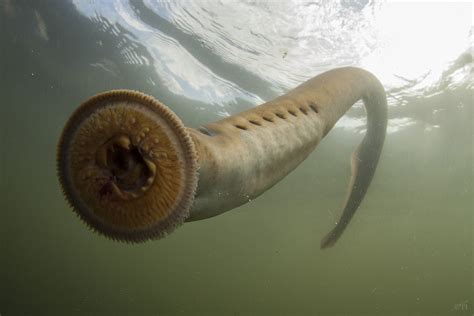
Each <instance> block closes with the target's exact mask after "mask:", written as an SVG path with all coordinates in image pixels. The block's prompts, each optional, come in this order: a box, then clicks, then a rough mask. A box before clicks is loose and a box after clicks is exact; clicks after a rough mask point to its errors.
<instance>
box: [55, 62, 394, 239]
mask: <svg viewBox="0 0 474 316" xmlns="http://www.w3.org/2000/svg"><path fill="white" fill-rule="evenodd" d="M134 93H135V92H127V91H121V92H120V91H116V92H112V93H108V94H107V93H106V94H104V95H99V96H96V97H95V99H94V98H93V99H91V100H89V101H87V102H86V103H85V104H84V105H82V106H81V107H82V108H83V110H78V111H77V112H80V113H79V114H77V112H76V114H75V115H73V117H72V118H71V120H70V122H69V124H68V125H67V126H66V128H65V131H64V132H63V137H62V139H61V142H60V146H59V151H58V161H59V163H58V167H59V175H60V178H61V179H62V180H61V181H62V184H63V187H64V188H65V194H66V196H67V197H68V200H69V201H70V202H71V204H72V205H73V206H74V207H75V209H76V211H77V212H78V213H79V215H80V216H81V217H82V218H83V219H84V220H85V221H86V222H87V223H88V224H90V225H91V226H92V227H94V228H95V229H97V230H98V231H99V232H102V233H104V234H105V235H108V236H111V237H112V238H116V239H119V240H132V241H141V240H145V239H150V238H155V237H161V236H162V235H163V234H164V233H163V231H165V232H169V231H171V230H172V229H174V227H175V226H177V225H178V224H179V223H180V222H182V221H184V220H187V221H193V220H200V219H204V218H209V217H212V216H216V215H218V214H221V213H223V212H225V211H228V210H230V209H233V208H235V207H237V206H239V205H242V204H244V203H246V202H247V201H249V200H251V199H253V198H255V197H257V196H259V195H260V194H262V193H263V192H265V191H266V190H268V189H269V188H271V187H272V186H273V185H274V184H275V183H277V182H278V181H279V180H281V179H282V178H283V177H285V176H286V175H287V174H288V173H289V172H291V171H292V170H293V169H294V168H296V167H297V166H298V165H299V164H300V163H301V162H302V161H303V160H304V159H305V158H306V157H307V156H308V155H309V154H310V153H311V152H312V151H313V150H314V149H315V147H316V146H317V145H318V143H319V142H320V141H321V139H322V138H323V137H324V136H325V135H326V134H327V133H328V132H329V131H330V130H331V128H332V127H333V126H334V124H335V123H336V122H337V120H338V119H339V118H340V117H341V116H342V115H344V113H345V112H346V111H347V110H348V109H349V108H350V107H351V106H352V105H353V104H354V103H355V102H357V101H358V100H360V99H362V100H363V101H364V104H365V106H366V109H367V116H368V118H367V133H366V136H365V137H364V139H363V141H362V143H361V144H360V145H359V146H358V147H357V149H356V150H355V151H354V153H353V157H352V175H351V180H350V183H349V188H348V194H347V197H346V201H345V203H344V207H343V210H342V215H341V219H340V220H339V222H338V224H337V225H336V227H335V228H334V229H333V230H332V231H331V232H330V233H329V234H328V235H327V236H326V237H325V238H324V239H323V241H322V243H321V246H322V247H323V248H325V247H328V246H331V245H333V244H334V243H335V242H336V241H337V239H338V238H339V237H340V235H341V234H342V232H343V231H344V229H345V227H346V226H347V224H348V223H349V221H350V219H351V218H352V216H353V214H354V212H355V211H356V209H357V208H358V206H359V204H360V203H361V201H362V199H363V197H364V195H365V193H366V191H367V188H368V187H369V184H370V182H371V180H372V177H373V175H374V172H375V169H376V166H377V163H378V160H379V157H380V153H381V150H382V146H383V142H384V138H385V130H386V124H387V105H386V97H385V92H384V89H383V87H382V85H381V84H380V83H379V81H378V80H377V79H376V78H375V77H374V76H373V75H372V74H370V73H369V72H367V71H364V70H362V69H358V68H349V67H348V68H340V69H335V70H332V71H328V72H326V73H323V74H321V75H319V76H317V77H315V78H313V79H311V80H308V81H307V82H305V83H303V84H302V85H300V86H298V87H297V88H295V89H293V90H291V91H290V92H288V93H287V94H285V95H283V96H280V97H278V98H276V99H274V100H272V101H269V102H267V103H264V104H262V105H260V106H258V107H255V108H252V109H250V110H248V111H245V112H242V113H239V114H236V115H233V116H231V117H228V118H226V119H223V120H220V121H217V122H214V123H209V124H207V125H205V126H203V127H202V128H200V129H192V128H185V127H184V126H183V125H182V123H181V121H180V120H179V119H178V118H176V117H175V116H173V115H174V114H173V113H169V112H168V111H169V110H167V109H166V108H162V107H164V106H163V105H162V104H160V103H159V102H157V101H153V100H151V99H150V97H147V96H146V97H141V98H140V96H137V95H135V94H134ZM108 96H112V99H111V101H110V102H109V101H107V97H108ZM127 98H130V99H127ZM97 99H99V101H97ZM125 101H126V102H125ZM124 102H125V103H124ZM126 105H129V107H130V106H131V108H130V109H127V108H126ZM142 107H143V108H142ZM150 108H151V109H154V110H153V112H154V113H155V112H156V113H157V114H158V116H160V117H164V118H165V119H164V121H160V119H154V120H152V121H150V122H147V124H148V125H149V124H156V126H157V127H156V135H155V136H156V137H155V136H154V137H155V138H154V139H155V140H156V143H157V144H158V143H160V142H159V141H158V140H157V139H158V138H160V137H161V138H165V139H169V148H168V147H163V148H158V145H156V146H157V147H156V150H155V149H154V148H153V146H152V145H147V146H144V145H142V144H143V142H144V141H146V139H148V138H149V137H148V136H147V135H145V134H146V133H142V134H139V136H138V137H136V135H134V134H133V133H134V132H133V131H132V129H131V128H130V129H129V130H128V129H127V126H126V125H127V124H117V126H115V128H116V130H115V131H111V132H110V133H109V135H108V136H104V138H103V140H102V141H97V143H95V145H94V144H92V143H91V146H90V147H88V150H90V151H94V150H95V151H96V152H100V153H101V154H100V155H99V156H100V157H102V158H101V159H99V160H98V158H97V154H95V156H94V155H90V160H91V161H90V163H89V164H87V166H88V167H90V164H93V163H95V164H96V165H98V166H99V167H100V168H99V167H97V170H96V171H97V174H98V178H100V179H101V180H98V183H100V185H98V186H97V189H96V190H97V191H100V190H102V191H107V190H106V189H104V188H108V187H109V186H110V187H111V188H112V189H111V190H110V191H111V194H107V195H106V196H105V198H104V197H103V196H102V198H101V199H99V202H97V204H94V203H96V201H95V200H94V199H95V198H94V197H93V194H94V192H92V191H93V190H94V189H87V193H81V192H79V193H77V192H76V188H75V187H78V188H79V187H81V186H86V184H85V183H86V182H84V183H82V182H80V181H82V180H73V179H72V180H71V179H69V176H70V175H73V174H74V172H73V169H72V167H71V165H72V163H71V162H72V161H73V160H74V157H73V156H71V148H73V147H74V144H75V143H74V141H73V139H74V137H76V138H77V137H84V139H85V137H90V136H92V133H93V132H91V129H93V127H90V126H95V125H96V124H97V122H95V123H94V124H89V125H90V126H89V127H87V128H86V129H85V130H87V133H88V134H87V135H86V134H85V133H84V136H83V135H82V132H81V130H82V127H81V126H82V125H84V124H85V123H86V122H87V120H88V118H87V116H90V117H94V115H95V114H94V111H99V110H98V109H100V111H102V112H100V115H102V116H103V117H104V118H106V117H107V115H111V116H113V119H114V120H116V121H119V119H118V118H116V117H117V115H116V114H113V113H116V112H120V113H122V114H121V116H120V120H125V119H124V118H123V117H127V121H126V122H129V120H128V118H129V117H134V116H136V115H138V116H137V120H138V122H139V123H140V122H141V121H140V120H141V115H142V114H143V113H144V112H146V111H148V109H150ZM156 108H159V109H158V110H156ZM129 110H130V111H131V112H127V111H129ZM132 110H133V111H132ZM114 111H115V112H114ZM109 112H110V113H112V114H108V113H109ZM98 113H99V112H98ZM102 113H104V114H102ZM96 116H97V117H95V119H96V120H101V119H102V118H101V117H99V115H98V114H97V115H96ZM98 117H99V118H98ZM76 119H77V120H79V121H80V122H76ZM71 121H72V122H75V123H74V124H73V123H71ZM148 125H147V126H148ZM148 130H150V128H148ZM154 131H155V130H154V129H153V127H151V132H150V133H153V132H154ZM175 134H178V136H176V137H175V136H174V135H175ZM116 135H121V136H120V137H119V138H117V137H118V136H116ZM157 135H158V136H157ZM173 137H175V138H176V139H174V138H173ZM81 139H82V138H81ZM111 139H112V140H111ZM127 139H128V140H127ZM150 139H151V138H150ZM83 142H84V141H83ZM94 146H95V147H94ZM104 146H105V147H104ZM111 146H112V147H111ZM100 148H102V149H100ZM111 148H112V149H111ZM150 148H151V149H150ZM99 149H100V150H99ZM119 149H120V150H119ZM156 151H158V152H166V153H167V154H165V156H166V157H168V158H166V157H165V159H164V160H163V159H162V160H156V159H157V158H154V157H155V156H156V155H153V152H155V153H156ZM117 152H119V154H117ZM132 152H133V153H136V154H133V155H132V154H131V153H132ZM150 153H151V154H150ZM73 155H74V154H73ZM81 155H82V154H81ZM92 156H94V157H95V158H94V157H92ZM171 156H172V157H174V158H172V159H171V158H170V157H171ZM117 159H118V160H119V161H120V163H117ZM84 160H87V159H86V158H84ZM81 161H82V160H81ZM98 161H99V163H98ZM100 161H102V163H100ZM123 162H125V163H123ZM172 162H176V167H173V168H178V169H180V168H181V169H182V171H180V170H176V177H177V178H179V179H180V181H181V182H182V183H183V184H182V186H180V185H176V188H177V189H176V190H177V192H178V193H176V194H174V195H172V196H173V197H170V202H169V203H168V204H167V206H163V205H162V206H160V207H156V213H157V214H158V213H159V214H158V215H156V216H155V217H154V218H152V219H150V220H148V221H147V222H143V223H140V221H139V220H137V219H136V217H137V216H135V215H134V216H135V217H134V220H136V221H137V222H136V223H134V226H131V227H127V224H126V220H125V219H124V220H122V219H121V220H120V221H117V222H116V223H112V224H113V225H115V227H106V226H111V225H110V224H108V222H107V221H108V216H111V217H110V218H111V219H114V217H113V216H115V215H113V214H115V213H111V212H110V211H109V208H110V206H111V205H114V206H117V207H118V208H120V207H121V205H120V204H119V203H120V201H121V200H126V201H127V202H126V203H129V204H127V211H126V212H131V211H133V205H132V203H133V202H137V204H136V205H137V206H140V207H143V205H147V206H148V207H150V208H151V209H153V207H154V206H153V204H152V202H149V201H148V202H147V204H140V203H139V202H140V201H139V200H140V199H142V197H141V195H139V194H138V192H143V193H140V194H143V199H145V200H146V199H147V198H150V199H151V197H150V196H151V193H148V191H150V190H153V186H154V184H155V183H156V181H157V180H156V179H161V178H162V177H161V176H160V175H161V174H163V175H166V174H167V173H166V170H165V169H164V168H163V171H160V170H161V167H162V166H166V165H167V163H172ZM79 164H80V163H77V164H76V165H79ZM84 166H86V163H84ZM83 168H85V167H83ZM155 169H156V170H157V171H156V172H152V171H153V170H155ZM94 170H95V169H94ZM137 170H138V171H137ZM150 170H152V171H150ZM183 170H184V171H183ZM96 171H94V172H96ZM101 177H102V178H101ZM107 177H108V178H107ZM104 179H109V180H104ZM110 179H111V180H110ZM188 180H189V183H187V181H188ZM107 181H109V182H107ZM144 183H148V184H147V185H146V186H145V184H144ZM181 187H182V188H181ZM161 188H162V190H164V191H166V190H167V186H166V185H165V184H163V183H162V184H161ZM157 190H158V189H157ZM79 191H80V190H79ZM84 191H86V190H85V189H84ZM130 192H132V193H133V194H132V193H130ZM154 192H155V191H154ZM183 192H185V193H183ZM186 192H187V193H186ZM164 193H165V194H168V193H167V192H164ZM154 194H155V195H156V194H161V191H159V190H158V191H156V192H155V193H154ZM82 195H86V196H87V199H86V200H87V201H83V198H82V197H81V196H82ZM89 195H90V196H89ZM71 196H72V197H71ZM99 196H100V194H99ZM147 196H148V197H147ZM174 198H176V202H174V200H172V199H174ZM89 201H91V202H89ZM166 201H167V199H166ZM81 203H82V205H81V206H80V207H79V209H77V207H76V205H79V204H81ZM91 203H92V204H94V205H93V206H92V207H89V206H88V205H87V204H89V205H90V204H91ZM163 203H164V202H163ZM163 203H162V204H163ZM95 208H100V209H101V211H100V214H107V215H99V216H95V215H94V216H95V218H94V220H92V221H91V220H89V215H90V214H93V213H94V214H95V213H97V212H95ZM102 208H103V210H102ZM165 208H166V209H165ZM183 208H185V209H184V210H183ZM85 213H89V215H84V214H85ZM124 214H125V211H124ZM127 214H128V213H127ZM152 214H153V212H149V217H150V218H151V217H153V216H154V215H152ZM176 214H178V215H176ZM123 216H124V218H126V216H128V215H123ZM147 216H148V215H147ZM170 218H174V220H171V221H170V220H169V219H170ZM163 222H167V224H166V225H165V227H164V226H163V225H162V224H160V223H163ZM117 223H118V224H117ZM120 225H123V226H124V227H119V226H120ZM160 225H161V226H160ZM104 227H105V228H104Z"/></svg>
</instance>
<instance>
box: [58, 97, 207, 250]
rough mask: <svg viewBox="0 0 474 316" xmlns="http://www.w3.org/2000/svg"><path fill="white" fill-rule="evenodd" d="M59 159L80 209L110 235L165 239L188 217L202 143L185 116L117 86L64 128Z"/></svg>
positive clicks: (64, 185) (87, 219) (63, 183)
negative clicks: (193, 136) (198, 143)
mask: <svg viewBox="0 0 474 316" xmlns="http://www.w3.org/2000/svg"><path fill="white" fill-rule="evenodd" d="M57 163H58V164H57V168H58V176H59V180H60V183H61V187H62V190H63V193H64V195H65V197H66V199H67V201H68V202H69V204H70V205H71V206H72V207H73V210H74V212H75V213H76V214H77V215H79V217H80V218H81V219H82V220H83V221H84V222H85V223H86V224H87V225H88V226H89V227H91V228H92V229H93V230H95V231H97V232H99V233H101V234H103V235H105V236H107V237H109V238H111V239H114V240H120V241H126V242H143V241H146V240H149V239H157V238H162V237H164V236H166V235H167V234H169V233H171V232H172V231H173V230H174V229H175V228H176V227H178V226H179V225H181V224H182V223H183V222H184V221H185V220H186V218H188V216H189V210H190V208H191V206H192V204H193V201H194V195H195V192H196V186H197V180H198V173H197V169H198V158H197V154H196V150H195V146H194V143H193V141H192V139H191V136H190V135H189V133H188V132H187V130H186V128H185V126H184V124H183V123H182V122H181V120H180V119H179V118H178V117H177V116H176V115H175V114H174V113H173V112H172V111H171V110H170V109H168V108H167V107H166V106H165V105H163V104H162V103H160V102H159V101H158V100H156V99H154V98H153V97H150V96H147V95H145V94H143V93H139V92H136V91H131V90H112V91H109V92H105V93H101V94H98V95H96V96H93V97H92V98H90V99H88V100H86V101H85V102H84V103H82V104H81V105H80V106H79V108H78V109H77V110H76V111H75V112H74V113H73V115H72V116H71V117H70V119H69V120H68V122H67V124H66V126H65V127H64V130H63V132H62V135H61V138H60V141H59V144H58V156H57Z"/></svg>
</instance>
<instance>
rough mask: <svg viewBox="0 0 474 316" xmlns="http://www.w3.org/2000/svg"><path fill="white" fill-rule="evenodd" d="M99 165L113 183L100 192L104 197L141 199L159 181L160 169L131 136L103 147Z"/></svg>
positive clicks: (113, 138) (96, 159) (99, 149)
mask: <svg viewBox="0 0 474 316" xmlns="http://www.w3.org/2000/svg"><path fill="white" fill-rule="evenodd" d="M95 161H96V164H97V166H99V167H100V168H101V169H103V171H104V173H105V175H106V176H107V177H108V178H109V179H110V180H109V181H108V182H107V183H106V184H104V185H103V187H102V188H101V190H100V192H99V193H100V194H101V195H102V196H105V195H107V194H109V193H113V194H114V196H115V197H118V198H121V199H124V200H127V199H133V198H138V197H139V196H141V195H142V194H144V193H145V192H146V191H148V189H149V188H150V186H151V185H152V184H153V181H154V180H155V176H156V165H155V164H154V163H153V162H152V161H151V160H149V159H147V158H146V157H145V156H144V155H143V150H142V149H141V148H140V147H138V146H137V145H133V144H132V142H131V140H130V137H129V136H127V135H118V136H114V137H112V138H111V139H109V140H108V141H107V142H105V143H104V144H103V145H102V146H100V147H99V148H98V150H97V152H96V157H95Z"/></svg>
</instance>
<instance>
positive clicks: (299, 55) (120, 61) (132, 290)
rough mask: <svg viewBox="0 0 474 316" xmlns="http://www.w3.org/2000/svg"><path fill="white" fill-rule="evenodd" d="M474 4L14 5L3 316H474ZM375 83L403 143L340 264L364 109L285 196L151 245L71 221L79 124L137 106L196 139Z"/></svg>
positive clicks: (2, 16)
mask: <svg viewBox="0 0 474 316" xmlns="http://www.w3.org/2000/svg"><path fill="white" fill-rule="evenodd" d="M472 10H473V8H472V4H471V3H469V2H444V3H441V2H436V3H427V2H420V3H399V2H397V3H392V2H390V3H386V2H368V1H363V0H359V1H355V0H354V1H349V0H345V1H340V2H336V1H334V2H325V1H321V2H318V1H315V2H311V3H309V2H306V3H303V2H299V1H295V2H293V1H291V2H290V1H285V2H283V1H279V2H276V1H271V2H269V1H268V2H258V1H257V2H256V1H244V2H234V1H221V2H211V1H209V2H207V1H206V2H187V1H183V2H158V1H152V0H143V1H139V0H137V1H135V0H133V1H125V0H121V1H118V0H117V1H93V0H74V1H60V0H50V1H13V0H2V1H0V36H1V37H0V54H1V55H0V60H1V63H0V67H1V68H0V74H1V75H0V81H1V82H0V87H1V88H0V92H1V95H2V103H1V106H0V109H1V116H0V117H1V120H2V122H1V133H0V136H1V145H2V155H1V160H0V162H1V164H0V167H1V169H0V176H1V183H0V184H1V188H0V191H1V192H2V198H1V202H0V203H1V204H0V206H1V210H2V212H1V221H0V233H1V239H0V240H1V243H0V246H1V257H0V259H1V260H0V268H1V269H0V271H1V278H0V280H1V282H0V294H1V295H0V314H1V315H2V316H8V315H472V314H473V313H474V307H473V303H474V297H473V287H474V281H473V274H472V267H473V264H474V262H473V257H472V249H473V237H472V228H473V225H474V222H473V218H472V209H473V198H472V179H473V169H474V168H473V163H472V161H473V160H472V158H473V145H474V144H473V130H472V119H473V115H472V106H473V99H472V89H473V84H472V54H471V52H472V50H471V49H472V36H473V35H472V34H473V29H472V12H473V11H472ZM344 65H356V66H360V67H363V68H366V69H368V70H370V71H372V72H373V73H374V74H376V75H377V76H378V77H379V79H380V80H381V81H382V82H383V83H384V86H385V88H386V90H387V94H388V101H389V107H390V108H389V118H390V121H389V129H388V135H387V140H386V144H385V147H384V152H383V154H382V158H381V162H380V165H379V168H378V170H377V173H376V176H375V179H374V182H373V183H372V185H371V188H370V189H369V193H368V195H367V197H366V199H365V200H364V202H363V204H362V206H361V208H360V210H359V211H358V213H357V215H356V217H355V218H354V220H353V222H352V223H351V225H350V226H349V228H348V230H347V231H346V233H345V234H344V236H343V237H342V239H341V240H340V241H339V242H338V244H337V245H336V247H335V248H332V249H330V250H328V251H320V250H319V240H320V238H321V237H322V236H323V235H324V234H325V233H326V232H327V231H328V230H329V229H330V228H331V227H332V225H333V223H334V221H335V220H336V218H337V216H338V215H339V214H338V207H339V206H340V203H341V200H342V196H343V195H344V190H345V186H346V181H347V180H348V175H349V163H348V160H349V155H350V153H351V151H352V150H353V148H354V147H355V145H356V144H357V143H358V141H359V140H360V138H361V137H362V134H363V132H364V122H365V118H364V115H365V114H364V112H363V110H362V108H361V107H360V106H357V105H356V106H355V107H354V108H353V109H352V110H351V111H350V112H349V113H348V115H347V116H346V117H345V118H344V119H342V120H341V121H340V122H339V124H338V125H337V126H336V128H335V129H334V130H333V131H332V132H331V133H330V134H329V135H328V137H326V138H325V140H324V141H323V143H322V144H321V145H320V146H319V147H318V148H317V149H316V151H315V153H313V154H312V155H311V156H310V157H309V158H308V160H306V161H305V162H304V163H303V164H302V165H301V166H300V167H299V168H298V169H296V170H295V171H294V172H293V173H292V174H290V175H289V176H288V177H287V178H285V179H284V180H283V181H282V182H281V183H279V184H278V185H277V186H276V187H274V188H273V189H271V190H270V191H268V192H267V193H265V194H264V195H263V196H261V197H259V198H258V199H256V200H253V201H251V202H250V203H248V204H247V205H245V206H242V207H240V208H238V209H236V210H233V211H231V212H228V213H226V214H224V215H221V216H219V217H216V218H213V219H210V220H205V221H200V222H195V223H188V224H185V225H184V226H182V227H180V228H179V229H178V230H176V231H175V232H174V233H173V234H171V235H170V236H169V237H167V238H166V239H163V240H159V241H155V242H148V243H145V244H139V245H127V244H121V243H116V242H112V241H109V240H108V239H106V238H103V237H101V236H98V235H96V234H93V233H92V232H90V231H89V230H88V229H87V227H86V226H85V225H84V224H83V223H82V222H81V221H80V220H78V219H77V218H76V216H75V215H74V214H73V213H72V212H71V211H70V209H69V208H68V206H67V205H66V203H65V201H64V199H63V197H62V195H61V192H60V188H59V184H58V181H57V178H56V174H55V146H56V144H57V141H58V137H59V134H60V132H61V129H62V127H63V125H64V123H65V121H66V120H67V118H68V116H69V115H70V114H71V113H72V111H73V110H74V108H75V107H76V106H77V105H78V104H79V103H80V102H81V101H83V100H84V99H86V98H88V97H89V96H91V95H93V94H95V93H97V92H100V91H104V90H108V89H114V88H128V89H138V90H141V91H143V92H146V93H149V94H151V95H154V96H156V97H157V98H159V99H160V100H161V101H163V102H164V103H165V104H167V105H168V106H170V107H171V108H172V109H173V110H174V111H175V112H176V113H177V114H178V115H179V116H180V117H181V118H182V119H183V121H184V122H185V124H186V125H188V126H192V127H197V126H199V125H200V124H204V123H206V122H209V121H213V120H216V119H219V118H222V117H225V116H227V115H230V114H233V113H237V112H239V111H241V110H243V109H246V108H250V107H252V106H255V105H257V104H259V103H261V102H263V101H264V100H269V99H271V98H273V97H275V96H277V95H279V94H281V93H283V92H285V91H287V90H289V89H291V88H292V87H294V86H296V85H297V84H299V83H301V82H303V81H304V80H306V79H309V78H310V77H312V76H314V75H316V74H318V73H321V72H323V71H325V70H329V69H331V68H335V67H339V66H344Z"/></svg>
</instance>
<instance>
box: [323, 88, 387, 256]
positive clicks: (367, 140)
mask: <svg viewBox="0 0 474 316" xmlns="http://www.w3.org/2000/svg"><path fill="white" fill-rule="evenodd" d="M375 84H376V87H375V89H373V91H372V93H371V94H369V95H367V96H366V97H365V98H364V104H365V107H366V109H367V133H366V135H365V137H364V139H363V140H362V142H361V143H360V145H359V146H358V147H357V148H356V150H355V151H354V152H353V153H352V160H351V179H350V181H349V187H348V192H347V197H346V200H345V202H344V206H343V211H342V215H341V217H340V219H339V221H338V222H337V224H336V226H335V227H334V228H333V229H332V230H331V231H330V232H329V233H328V234H327V235H326V236H325V237H324V238H323V239H322V240H321V249H325V248H329V247H332V246H334V244H335V243H336V242H337V240H338V239H339V237H341V235H342V233H343V232H344V230H345V229H346V227H347V225H348V224H349V222H350V220H351V219H352V217H353V216H354V213H355V212H356V210H357V208H358V207H359V205H360V203H361V202H362V200H363V199H364V196H365V194H366V192H367V189H368V188H369V185H370V182H371V181H372V178H373V176H374V173H375V169H376V168H377V164H378V161H379V157H380V153H381V152H382V147H383V143H384V139H385V133H386V127H387V101H386V97H385V92H384V90H383V87H382V86H381V85H380V83H379V82H378V81H375Z"/></svg>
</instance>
